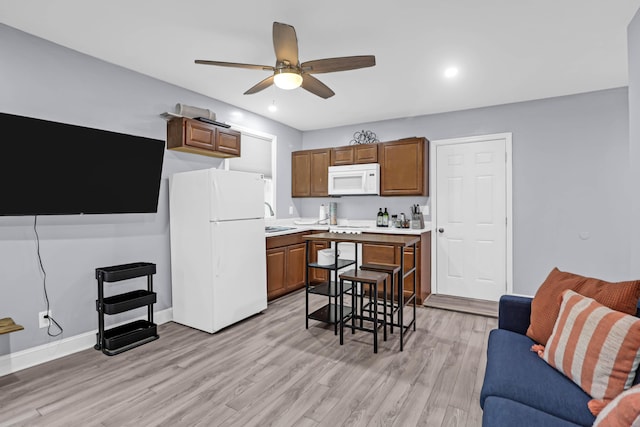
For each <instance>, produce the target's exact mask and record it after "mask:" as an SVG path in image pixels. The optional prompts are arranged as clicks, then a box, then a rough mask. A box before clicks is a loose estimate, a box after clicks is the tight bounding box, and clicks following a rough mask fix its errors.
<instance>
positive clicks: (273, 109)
mask: <svg viewBox="0 0 640 427" xmlns="http://www.w3.org/2000/svg"><path fill="white" fill-rule="evenodd" d="M269 111H271V112H272V113H275V112H276V111H278V107H276V101H273V102H272V103H271V105H269Z"/></svg>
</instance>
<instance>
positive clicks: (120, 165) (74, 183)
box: [0, 113, 164, 215]
mask: <svg viewBox="0 0 640 427" xmlns="http://www.w3.org/2000/svg"><path fill="white" fill-rule="evenodd" d="M0 129H2V134H3V135H5V136H4V137H2V142H1V144H0V215H68V214H115V213H153V212H157V211H158V194H159V192H160V179H161V175H162V161H163V158H164V141H161V140H157V139H151V138H145V137H141V136H132V135H126V134H122V133H116V132H109V131H105V130H100V129H92V128H87V127H82V126H74V125H70V124H64V123H56V122H51V121H47V120H41V119H35V118H30V117H23V116H16V115H11V114H4V113H0Z"/></svg>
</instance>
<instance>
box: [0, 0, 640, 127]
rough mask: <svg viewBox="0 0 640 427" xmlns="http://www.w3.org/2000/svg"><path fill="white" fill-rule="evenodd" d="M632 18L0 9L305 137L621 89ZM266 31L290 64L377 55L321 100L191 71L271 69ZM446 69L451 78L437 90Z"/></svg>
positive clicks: (575, 3) (406, 10)
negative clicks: (288, 51) (290, 34)
mask: <svg viewBox="0 0 640 427" xmlns="http://www.w3.org/2000/svg"><path fill="white" fill-rule="evenodd" d="M639 8H640V0H613V1H612V0H560V1H559V0H536V1H514V0H484V1H477V0H400V1H397V2H390V1H384V2H383V1H379V0H346V1H345V0H325V1H316V2H310V1H304V0H246V1H245V0H236V1H225V2H222V1H213V0H182V1H177V0H136V1H131V0H110V1H95V0H56V1H51V0H2V1H1V2H0V22H2V23H4V24H7V25H9V26H12V27H15V28H18V29H20V30H23V31H26V32H28V33H31V34H34V35H36V36H39V37H42V38H45V39H47V40H51V41H53V42H55V43H58V44H60V45H63V46H67V47H69V48H72V49H75V50H77V51H80V52H83V53H86V54H88V55H91V56H94V57H97V58H100V59H103V60H105V61H108V62H111V63H114V64H118V65H121V66H123V67H126V68H129V69H132V70H135V71H138V72H140V73H143V74H146V75H149V76H152V77H155V78H157V79H160V80H163V81H166V82H169V83H173V84H175V85H177V86H181V87H184V88H187V89H190V90H192V91H195V92H198V93H201V94H204V95H207V96H209V97H212V98H215V99H218V100H221V101H224V102H227V103H229V104H233V105H235V106H238V107H241V108H244V109H246V110H249V111H252V112H255V113H258V114H261V115H264V116H267V117H270V118H272V119H274V120H276V121H279V122H282V123H284V124H287V125H290V126H292V127H294V128H297V129H300V130H311V129H320V128H327V127H333V126H340V125H346V124H354V123H362V122H368V121H378V120H384V119H390V118H398V117H410V116H416V115H423V114H432V113H440V112H446V111H454V110H461V109H468V108H475V107H483V106H489V105H498V104H505V103H511V102H518V101H525V100H532V99H541V98H548V97H553V96H560V95H567V94H574V93H581V92H589V91H594V90H600V89H608V88H613V87H620V86H626V85H627V33H626V31H627V25H628V24H629V22H630V21H631V19H632V18H633V16H634V14H635V13H636V11H637V10H638V9H639ZM273 21H278V22H283V23H286V24H289V25H293V26H294V27H295V29H296V32H297V36H298V43H299V56H300V61H301V62H304V61H309V60H313V59H321V58H329V57H337V56H351V55H375V56H376V62H377V64H376V66H375V67H372V68H364V69H360V70H352V71H343V72H336V73H330V74H319V75H317V77H318V78H319V79H320V80H321V81H322V82H324V83H325V84H326V85H327V86H329V87H330V88H331V89H333V90H334V91H335V93H336V95H335V96H333V97H332V98H329V99H326V100H324V99H322V98H319V97H317V96H315V95H312V94H311V93H309V92H307V91H305V90H303V89H295V90H293V91H284V90H281V89H277V88H275V87H270V88H268V89H266V90H264V91H262V92H260V93H257V94H254V95H243V92H244V91H245V90H247V89H248V88H250V87H251V86H253V85H254V84H256V83H257V82H259V81H260V80H262V79H264V78H265V77H268V75H269V72H267V71H259V70H245V69H234V68H225V67H214V66H208V65H198V64H194V62H193V61H194V59H209V60H218V61H228V62H243V63H250V64H264V65H275V56H274V52H273V43H272V38H271V31H272V24H273ZM450 65H456V66H457V67H459V69H460V73H459V75H458V77H457V78H455V79H452V80H447V79H445V78H444V77H443V72H444V69H445V68H446V67H448V66H450ZM175 101H176V102H181V100H175ZM274 101H275V104H276V105H277V107H278V111H277V112H275V113H271V112H269V111H268V110H267V107H268V106H269V105H270V104H272V103H273V102H274ZM221 119H224V118H221Z"/></svg>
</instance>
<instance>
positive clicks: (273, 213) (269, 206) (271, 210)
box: [264, 202, 276, 216]
mask: <svg viewBox="0 0 640 427" xmlns="http://www.w3.org/2000/svg"><path fill="white" fill-rule="evenodd" d="M264 204H265V205H267V207H268V208H269V213H270V215H271V216H276V214H275V212H274V211H273V208H272V207H271V205H270V204H269V203H267V202H264Z"/></svg>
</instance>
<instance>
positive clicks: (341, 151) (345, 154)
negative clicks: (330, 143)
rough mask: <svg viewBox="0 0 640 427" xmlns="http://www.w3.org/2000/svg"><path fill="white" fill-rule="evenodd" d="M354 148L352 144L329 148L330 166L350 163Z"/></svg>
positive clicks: (351, 162)
mask: <svg viewBox="0 0 640 427" xmlns="http://www.w3.org/2000/svg"><path fill="white" fill-rule="evenodd" d="M354 153H355V150H354V148H353V145H347V146H346V147H336V148H332V149H331V166H342V165H352V164H353V158H354Z"/></svg>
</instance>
